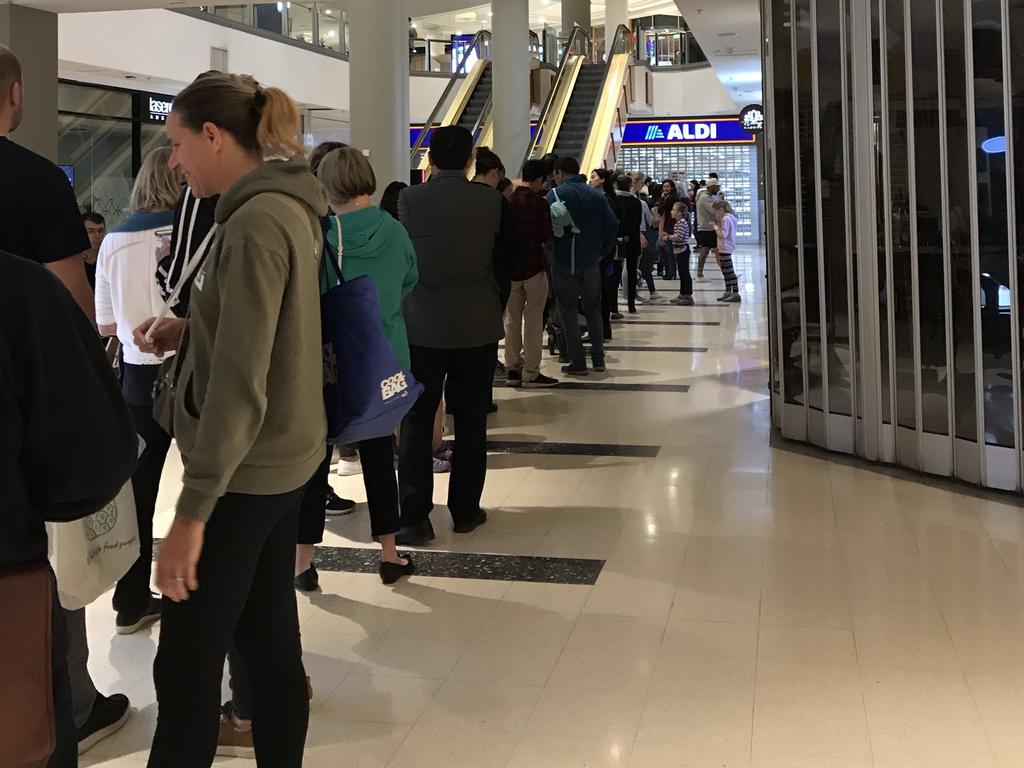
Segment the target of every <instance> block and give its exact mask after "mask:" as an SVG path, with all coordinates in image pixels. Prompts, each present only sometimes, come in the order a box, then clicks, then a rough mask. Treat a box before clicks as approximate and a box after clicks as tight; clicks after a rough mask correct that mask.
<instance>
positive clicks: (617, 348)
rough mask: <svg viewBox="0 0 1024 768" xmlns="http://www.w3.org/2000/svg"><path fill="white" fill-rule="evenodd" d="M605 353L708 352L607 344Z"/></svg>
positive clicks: (693, 349)
mask: <svg viewBox="0 0 1024 768" xmlns="http://www.w3.org/2000/svg"><path fill="white" fill-rule="evenodd" d="M604 351H605V352H707V351H708V348H707V347H644V346H632V345H628V346H627V345H618V344H605V345H604Z"/></svg>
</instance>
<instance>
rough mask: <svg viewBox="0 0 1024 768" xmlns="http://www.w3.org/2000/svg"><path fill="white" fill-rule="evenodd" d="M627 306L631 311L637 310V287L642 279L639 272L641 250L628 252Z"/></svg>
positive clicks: (630, 249)
mask: <svg viewBox="0 0 1024 768" xmlns="http://www.w3.org/2000/svg"><path fill="white" fill-rule="evenodd" d="M625 255H626V305H627V306H628V307H629V311H630V312H632V311H633V310H635V309H636V286H637V282H638V281H639V279H640V276H639V275H638V274H637V271H638V270H639V268H640V249H639V248H629V249H627V250H626V254H625Z"/></svg>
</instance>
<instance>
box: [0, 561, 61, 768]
mask: <svg viewBox="0 0 1024 768" xmlns="http://www.w3.org/2000/svg"><path fill="white" fill-rule="evenodd" d="M53 610H54V605H53V588H52V585H51V581H50V568H49V565H48V564H47V562H46V561H45V560H42V561H37V562H34V563H26V564H24V565H17V566H9V567H6V568H0V756H2V757H0V761H2V763H3V765H4V768H42V766H45V765H46V764H47V763H48V762H49V759H50V755H51V753H52V752H53V750H54V747H55V746H56V743H57V733H56V727H55V725H54V717H53V666H52V659H51V654H52V644H53V618H52V615H51V611H53Z"/></svg>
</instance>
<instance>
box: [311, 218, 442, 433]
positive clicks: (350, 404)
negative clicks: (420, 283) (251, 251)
mask: <svg viewBox="0 0 1024 768" xmlns="http://www.w3.org/2000/svg"><path fill="white" fill-rule="evenodd" d="M341 239H342V237H341V220H340V217H339V218H338V258H337V261H335V259H334V255H333V254H331V253H329V249H327V248H325V250H324V258H323V259H322V260H321V266H320V270H321V273H320V328H321V332H322V335H323V345H324V404H325V405H326V407H327V442H328V443H330V444H332V445H346V444H352V443H359V442H362V441H363V440H370V439H372V438H375V437H384V436H385V435H390V434H391V433H393V432H394V431H395V429H397V428H398V425H399V424H401V422H402V419H403V418H405V414H406V413H408V412H409V409H410V408H412V406H413V404H414V403H415V402H416V399H417V398H418V397H419V396H420V394H421V393H422V392H423V385H422V384H420V383H419V382H418V381H416V379H414V378H413V376H412V373H410V372H409V371H407V370H405V369H404V368H403V367H402V365H401V363H399V362H398V358H397V357H396V356H395V351H394V350H393V349H392V348H391V344H390V342H388V340H387V338H386V337H385V336H384V325H383V323H382V322H381V315H380V300H379V299H378V297H377V287H376V286H375V285H374V284H373V281H372V280H371V279H370V278H369V277H367V276H366V275H362V276H360V277H357V278H355V279H353V280H345V279H344V278H343V277H342V275H341V259H342V253H343V248H342V245H341ZM326 242H327V240H326V238H325V239H324V243H325V245H326Z"/></svg>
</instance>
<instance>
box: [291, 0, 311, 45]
mask: <svg viewBox="0 0 1024 768" xmlns="http://www.w3.org/2000/svg"><path fill="white" fill-rule="evenodd" d="M287 8H288V14H287V17H288V37H290V38H292V39H293V40H301V41H302V42H304V43H308V44H309V45H313V42H314V41H313V15H314V13H315V9H314V7H313V3H310V2H306V3H300V2H298V0H295V2H290V3H288V5H287Z"/></svg>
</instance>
